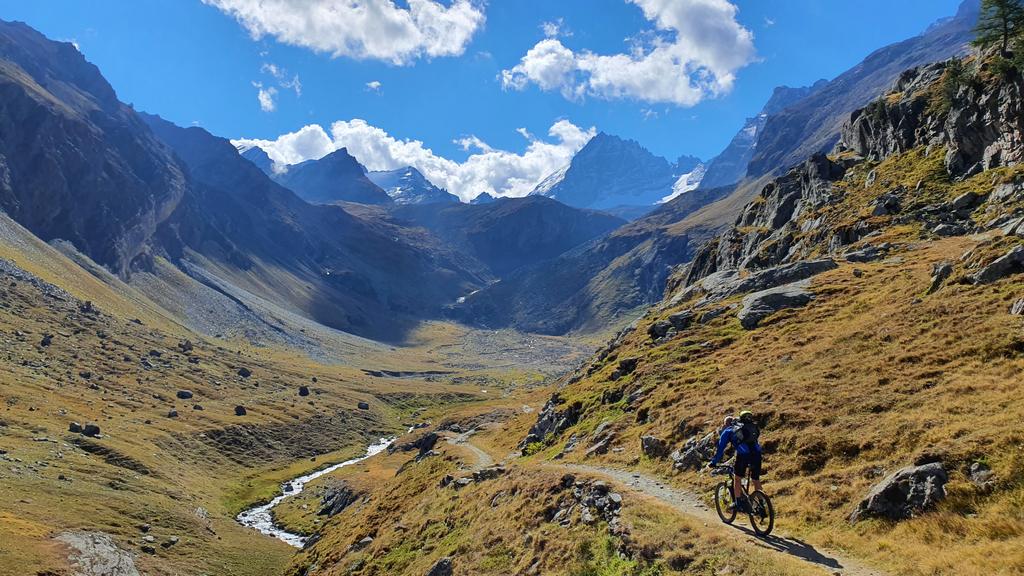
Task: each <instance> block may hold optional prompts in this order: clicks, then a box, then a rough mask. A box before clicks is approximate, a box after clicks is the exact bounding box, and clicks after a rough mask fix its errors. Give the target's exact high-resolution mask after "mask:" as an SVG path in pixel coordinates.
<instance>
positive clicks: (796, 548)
mask: <svg viewBox="0 0 1024 576" xmlns="http://www.w3.org/2000/svg"><path fill="white" fill-rule="evenodd" d="M551 466H553V467H557V468H561V469H563V470H569V471H571V472H577V473H583V474H592V475H595V476H603V477H604V478H607V479H609V480H612V481H614V482H618V483H620V484H624V485H626V486H629V487H630V488H632V489H634V490H636V491H639V492H643V493H644V494H647V495H648V496H652V497H654V498H657V499H658V500H660V501H662V502H664V503H665V504H668V505H669V506H671V507H672V508H673V509H675V510H676V511H678V512H681V513H682V514H685V515H686V516H690V517H692V518H694V519H696V520H699V521H701V522H705V523H707V525H708V526H709V527H710V526H712V525H714V524H721V520H719V518H718V514H717V513H716V512H715V511H714V510H711V509H709V508H708V507H707V506H706V505H705V504H704V503H703V502H702V501H701V499H700V497H699V496H698V495H696V494H694V493H693V492H688V491H684V490H678V489H675V488H672V487H670V486H668V485H667V484H665V483H664V482H662V481H660V480H658V479H656V478H652V477H650V476H646V475H644V474H639V473H637V472H632V471H629V470H619V469H615V468H607V467H600V466H584V465H581V464H551ZM742 520H744V518H737V520H736V523H735V524H733V525H732V526H731V528H727V529H724V530H723V531H722V533H723V534H726V535H727V536H729V537H730V538H733V539H735V540H742V541H743V542H744V543H746V544H748V545H752V546H757V547H760V548H765V549H768V550H772V551H775V552H778V553H780V554H787V555H789V556H793V557H795V558H799V559H801V560H804V561H806V562H809V563H811V564H814V565H816V566H819V567H820V568H822V569H823V570H825V571H827V572H829V573H830V574H838V575H842V576H886V575H885V573H884V572H879V571H877V570H873V569H871V568H868V567H867V566H864V565H862V564H860V563H858V562H856V561H854V560H851V559H849V558H844V557H842V556H840V555H839V554H836V553H834V552H832V551H824V550H818V549H816V548H814V546H811V545H810V544H808V543H806V542H803V541H802V540H798V539H797V538H793V537H791V536H786V535H780V534H772V535H771V536H768V537H767V538H759V537H757V536H755V535H754V532H753V530H751V529H750V528H747V527H746V526H742V525H741V524H740V523H741V521H742ZM722 526H723V528H724V527H725V525H724V524H723V525H722Z"/></svg>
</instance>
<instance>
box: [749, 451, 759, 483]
mask: <svg viewBox="0 0 1024 576" xmlns="http://www.w3.org/2000/svg"><path fill="white" fill-rule="evenodd" d="M750 481H751V483H752V484H753V485H754V490H757V491H759V492H760V491H761V455H760V454H752V455H751V456H750Z"/></svg>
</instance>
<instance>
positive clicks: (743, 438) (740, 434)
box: [732, 421, 761, 448]
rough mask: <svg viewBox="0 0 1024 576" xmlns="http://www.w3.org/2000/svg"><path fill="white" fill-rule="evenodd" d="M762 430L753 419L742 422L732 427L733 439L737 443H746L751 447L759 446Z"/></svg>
mask: <svg viewBox="0 0 1024 576" xmlns="http://www.w3.org/2000/svg"><path fill="white" fill-rule="evenodd" d="M760 436H761V430H759V429H758V427H757V424H755V423H754V422H752V421H746V422H740V423H738V424H736V425H735V426H733V427H732V441H733V443H734V444H735V445H737V446H739V445H740V444H746V445H747V447H749V448H754V447H755V446H757V439H758V438H760Z"/></svg>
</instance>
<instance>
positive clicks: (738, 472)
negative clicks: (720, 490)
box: [732, 454, 750, 502]
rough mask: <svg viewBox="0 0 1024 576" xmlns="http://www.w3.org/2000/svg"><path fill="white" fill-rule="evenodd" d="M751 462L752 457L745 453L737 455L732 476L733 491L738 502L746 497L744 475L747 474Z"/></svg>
mask: <svg viewBox="0 0 1024 576" xmlns="http://www.w3.org/2000/svg"><path fill="white" fill-rule="evenodd" d="M749 464H750V459H749V458H748V457H747V456H746V455H745V454H737V455H736V463H735V464H734V470H733V476H732V493H733V494H734V495H735V496H736V501H737V502H739V501H741V500H743V499H744V496H743V477H744V476H746V475H747V466H748V465H749Z"/></svg>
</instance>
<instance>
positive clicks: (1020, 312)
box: [1010, 298, 1024, 316]
mask: <svg viewBox="0 0 1024 576" xmlns="http://www.w3.org/2000/svg"><path fill="white" fill-rule="evenodd" d="M1010 314H1013V315H1014V316H1024V298H1021V299H1019V300H1017V301H1016V302H1014V303H1013V305H1012V306H1010Z"/></svg>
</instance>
